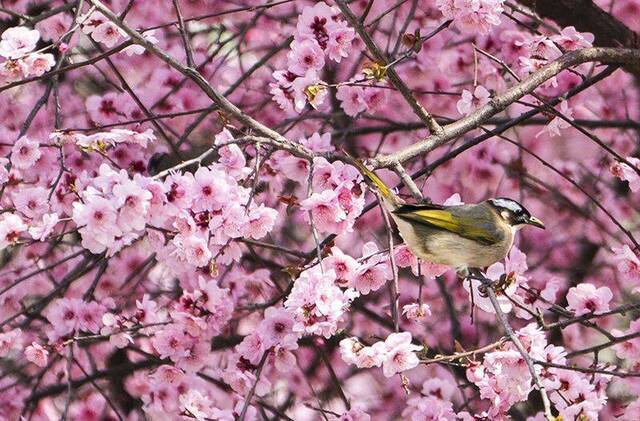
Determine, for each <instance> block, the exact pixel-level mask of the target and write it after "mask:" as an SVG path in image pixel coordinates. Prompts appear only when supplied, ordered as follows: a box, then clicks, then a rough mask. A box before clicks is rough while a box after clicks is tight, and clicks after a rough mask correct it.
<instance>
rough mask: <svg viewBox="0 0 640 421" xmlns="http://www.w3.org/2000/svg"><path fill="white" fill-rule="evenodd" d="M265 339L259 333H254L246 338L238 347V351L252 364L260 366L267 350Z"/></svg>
mask: <svg viewBox="0 0 640 421" xmlns="http://www.w3.org/2000/svg"><path fill="white" fill-rule="evenodd" d="M267 348H268V346H267V344H265V341H264V338H263V337H262V335H261V334H260V333H258V332H253V333H252V334H250V335H247V336H245V337H244V339H243V340H242V342H240V344H238V346H236V351H237V352H238V353H239V354H240V355H241V356H242V357H243V358H244V359H246V360H247V361H249V362H250V363H251V364H258V362H259V361H260V359H261V358H262V354H264V352H265V351H266V350H267Z"/></svg>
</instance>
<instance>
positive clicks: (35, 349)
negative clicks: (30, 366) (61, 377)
mask: <svg viewBox="0 0 640 421" xmlns="http://www.w3.org/2000/svg"><path fill="white" fill-rule="evenodd" d="M24 355H25V357H26V358H27V360H29V361H31V362H32V363H34V364H35V365H37V366H38V367H46V366H47V362H48V360H49V351H47V350H46V349H44V348H43V347H42V346H41V345H40V344H38V343H37V342H32V343H31V345H29V346H28V347H27V348H26V349H25V350H24Z"/></svg>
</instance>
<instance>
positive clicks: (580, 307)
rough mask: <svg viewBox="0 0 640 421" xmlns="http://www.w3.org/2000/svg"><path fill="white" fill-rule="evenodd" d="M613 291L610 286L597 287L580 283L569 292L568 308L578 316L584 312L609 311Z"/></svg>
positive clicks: (597, 312)
mask: <svg viewBox="0 0 640 421" xmlns="http://www.w3.org/2000/svg"><path fill="white" fill-rule="evenodd" d="M612 298H613V293H612V292H611V290H610V289H609V288H608V287H601V288H596V287H595V286H594V285H592V284H586V283H583V284H578V286H575V287H573V288H570V289H569V292H568V293H567V303H568V304H569V305H568V306H567V308H568V309H569V310H572V311H573V312H575V314H576V316H582V315H583V314H589V313H592V314H600V313H605V312H607V311H609V302H610V301H611V299H612Z"/></svg>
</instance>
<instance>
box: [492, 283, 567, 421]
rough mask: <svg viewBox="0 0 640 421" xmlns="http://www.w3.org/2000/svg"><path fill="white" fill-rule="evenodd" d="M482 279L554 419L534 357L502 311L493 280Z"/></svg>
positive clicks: (549, 416)
mask: <svg viewBox="0 0 640 421" xmlns="http://www.w3.org/2000/svg"><path fill="white" fill-rule="evenodd" d="M481 281H482V282H483V285H484V286H485V288H486V291H487V295H488V296H489V300H490V301H491V305H492V306H493V309H494V310H495V312H496V316H497V318H498V321H499V322H500V324H501V325H502V329H503V330H504V332H505V334H506V335H507V336H508V337H509V340H510V341H511V342H512V343H513V345H514V346H515V347H516V349H517V350H518V352H519V353H520V355H521V356H522V358H523V359H524V361H525V363H526V364H527V367H528V368H529V373H531V379H532V380H533V383H534V384H535V385H536V387H537V388H538V390H540V395H541V396H542V404H543V407H544V415H545V417H546V418H547V419H548V420H549V421H554V420H555V417H554V416H553V415H552V414H551V403H550V402H549V396H548V395H547V391H546V390H545V388H544V385H543V384H542V381H541V380H540V376H539V375H538V372H537V371H536V369H535V367H534V362H533V359H532V358H531V356H530V355H529V353H528V352H527V350H526V349H525V348H524V346H523V345H522V342H520V339H518V337H517V336H516V334H515V333H514V332H513V329H512V328H511V325H510V324H509V321H508V320H507V316H506V315H505V314H504V312H503V311H502V308H500V303H498V298H497V297H496V292H495V290H494V289H493V288H494V285H493V283H492V281H491V280H489V279H487V278H484V277H483V278H481Z"/></svg>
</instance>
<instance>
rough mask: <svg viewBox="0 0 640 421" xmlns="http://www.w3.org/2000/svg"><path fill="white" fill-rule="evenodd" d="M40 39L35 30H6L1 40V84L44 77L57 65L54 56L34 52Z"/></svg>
mask: <svg viewBox="0 0 640 421" xmlns="http://www.w3.org/2000/svg"><path fill="white" fill-rule="evenodd" d="M39 39H40V33H39V32H38V31H37V30H35V29H29V28H26V27H24V26H16V27H13V28H9V29H7V30H5V31H4V32H3V33H2V35H1V39H0V56H1V57H4V58H5V61H3V62H2V63H0V82H1V83H9V82H13V81H16V80H19V79H22V78H27V77H31V76H42V75H43V74H44V73H46V72H48V71H49V70H51V68H52V67H53V65H54V64H55V63H56V61H55V59H54V57H53V54H51V53H41V52H39V51H33V50H34V49H35V48H36V44H37V43H38V40H39Z"/></svg>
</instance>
